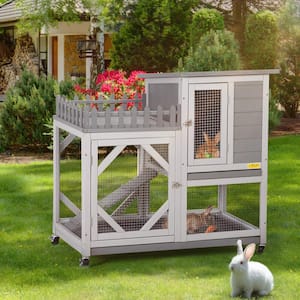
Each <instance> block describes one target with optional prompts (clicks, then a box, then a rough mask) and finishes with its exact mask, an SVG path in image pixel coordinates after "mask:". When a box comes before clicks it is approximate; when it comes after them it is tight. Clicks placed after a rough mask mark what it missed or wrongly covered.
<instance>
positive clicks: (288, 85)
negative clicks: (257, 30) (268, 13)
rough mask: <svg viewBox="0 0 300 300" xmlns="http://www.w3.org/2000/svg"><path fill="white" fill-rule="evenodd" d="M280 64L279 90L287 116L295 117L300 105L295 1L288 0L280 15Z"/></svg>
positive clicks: (299, 25)
mask: <svg viewBox="0 0 300 300" xmlns="http://www.w3.org/2000/svg"><path fill="white" fill-rule="evenodd" d="M279 24H280V37H281V38H280V47H281V48H280V52H281V59H280V66H281V72H280V76H279V77H278V80H277V81H276V83H277V92H278V99H279V102H280V104H281V105H282V107H283V108H284V110H285V115H286V116H287V117H291V118H295V117H296V115H297V112H298V109H299V105H300V97H299V95H300V23H299V17H298V15H297V6H296V2H295V1H286V3H285V5H284V6H283V8H282V10H281V12H280V15H279Z"/></svg>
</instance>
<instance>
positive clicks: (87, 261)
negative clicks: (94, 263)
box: [79, 257, 90, 267]
mask: <svg viewBox="0 0 300 300" xmlns="http://www.w3.org/2000/svg"><path fill="white" fill-rule="evenodd" d="M89 264H90V259H89V258H88V257H82V258H81V259H80V261H79V266H80V267H88V266H89Z"/></svg>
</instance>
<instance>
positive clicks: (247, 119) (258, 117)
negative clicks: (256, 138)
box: [234, 112, 262, 126]
mask: <svg viewBox="0 0 300 300" xmlns="http://www.w3.org/2000/svg"><path fill="white" fill-rule="evenodd" d="M261 124H262V114H261V113H260V112H259V113H258V112H244V113H235V114H234V126H245V125H247V126H257V125H261Z"/></svg>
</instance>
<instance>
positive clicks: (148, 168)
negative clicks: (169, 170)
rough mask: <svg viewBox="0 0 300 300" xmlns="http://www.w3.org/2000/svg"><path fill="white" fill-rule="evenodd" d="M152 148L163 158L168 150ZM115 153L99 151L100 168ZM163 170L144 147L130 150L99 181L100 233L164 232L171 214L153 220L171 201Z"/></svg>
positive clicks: (116, 159)
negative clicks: (155, 230) (162, 154)
mask: <svg viewBox="0 0 300 300" xmlns="http://www.w3.org/2000/svg"><path fill="white" fill-rule="evenodd" d="M150 147H151V149H154V151H155V152H157V154H158V155H159V156H160V151H163V150H165V149H166V150H168V145H163V146H162V147H159V146H157V145H155V147H152V146H150ZM161 149H162V150H161ZM113 151H114V148H113V147H112V148H103V147H100V148H99V157H98V162H99V163H100V165H101V162H103V161H104V160H105V159H106V157H109V156H111V155H112V152H113ZM162 169H163V168H162V167H161V166H160V164H159V163H157V161H156V160H155V159H153V158H152V157H151V155H150V154H148V153H146V151H145V150H142V148H141V147H140V146H137V147H135V146H126V147H125V148H124V149H123V150H122V151H121V152H120V153H119V155H117V157H116V158H114V160H113V161H112V162H111V163H110V164H109V166H108V167H107V168H106V169H105V170H104V171H103V172H102V173H101V174H100V176H99V177H98V233H108V232H119V233H121V232H130V231H140V230H154V229H161V228H162V225H161V223H162V222H163V219H165V218H167V215H166V214H167V212H165V213H164V212H162V213H161V216H158V217H157V218H156V219H155V221H153V222H152V223H151V221H150V219H151V218H152V217H153V216H154V214H155V213H156V212H157V211H158V210H159V209H160V208H161V207H162V205H163V204H164V203H165V202H166V201H167V200H168V176H167V174H165V173H164V172H162Z"/></svg>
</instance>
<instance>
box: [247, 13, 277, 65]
mask: <svg viewBox="0 0 300 300" xmlns="http://www.w3.org/2000/svg"><path fill="white" fill-rule="evenodd" d="M245 55H246V65H247V67H248V68H250V69H272V68H274V67H275V66H276V63H277V59H278V25H277V17H276V15H275V14H274V13H273V12H271V11H268V10H264V11H259V12H258V13H256V14H251V15H250V16H249V17H248V19H247V22H246V30H245Z"/></svg>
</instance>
